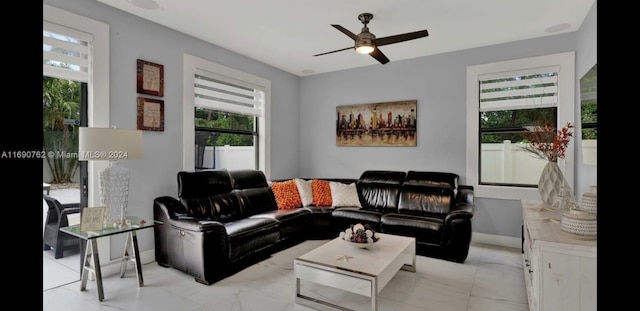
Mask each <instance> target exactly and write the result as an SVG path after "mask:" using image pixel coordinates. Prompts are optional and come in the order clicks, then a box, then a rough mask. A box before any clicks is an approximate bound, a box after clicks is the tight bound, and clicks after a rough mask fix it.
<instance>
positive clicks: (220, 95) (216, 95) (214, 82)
mask: <svg viewBox="0 0 640 311" xmlns="http://www.w3.org/2000/svg"><path fill="white" fill-rule="evenodd" d="M194 93H195V102H194V105H195V106H196V107H201V108H206V109H211V110H220V111H226V112H232V113H237V114H243V115H252V116H255V117H263V116H264V100H265V95H264V94H265V93H264V92H263V91H261V90H259V89H257V88H256V87H255V86H252V85H251V84H249V83H246V82H242V81H238V80H235V79H231V78H228V77H224V76H220V75H217V74H214V73H211V72H207V71H204V70H197V71H196V73H195V75H194Z"/></svg>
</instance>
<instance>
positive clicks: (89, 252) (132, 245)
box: [60, 216, 162, 301]
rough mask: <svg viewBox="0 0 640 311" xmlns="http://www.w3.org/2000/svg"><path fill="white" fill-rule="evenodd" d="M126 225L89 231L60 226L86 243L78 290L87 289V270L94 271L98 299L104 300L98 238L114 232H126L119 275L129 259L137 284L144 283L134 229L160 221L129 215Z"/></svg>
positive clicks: (125, 267) (154, 224)
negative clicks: (132, 264)
mask: <svg viewBox="0 0 640 311" xmlns="http://www.w3.org/2000/svg"><path fill="white" fill-rule="evenodd" d="M126 219H127V223H130V225H127V226H125V227H122V228H119V227H111V228H103V229H102V230H91V231H80V225H79V224H78V225H73V226H68V227H63V228H60V231H62V232H65V233H68V234H71V235H73V236H76V237H79V238H81V239H83V240H85V241H86V242H87V243H86V244H87V246H86V249H85V252H84V259H83V267H82V281H81V282H80V290H81V291H84V290H85V289H87V280H88V279H89V272H94V273H95V276H96V286H97V288H98V299H99V300H100V301H103V300H104V290H103V288H102V272H101V271H100V257H99V256H98V241H97V239H98V238H101V237H106V236H110V235H114V234H120V233H126V234H127V240H126V242H125V246H124V254H123V256H122V259H121V263H120V277H121V278H122V277H124V275H125V272H126V269H127V264H128V263H129V261H133V262H135V265H136V273H137V277H138V286H139V287H142V286H143V285H144V280H143V278H142V265H141V263H140V259H139V258H140V251H139V250H138V237H137V236H136V231H138V230H141V229H146V228H153V227H155V226H158V225H161V224H162V222H160V221H157V220H153V219H142V218H139V217H135V216H129V217H127V218H126ZM92 261H93V268H92V267H91V262H92Z"/></svg>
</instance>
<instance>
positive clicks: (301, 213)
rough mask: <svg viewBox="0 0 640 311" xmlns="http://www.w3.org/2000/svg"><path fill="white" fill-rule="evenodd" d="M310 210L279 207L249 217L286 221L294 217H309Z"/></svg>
mask: <svg viewBox="0 0 640 311" xmlns="http://www.w3.org/2000/svg"><path fill="white" fill-rule="evenodd" d="M310 214H311V211H309V210H308V209H305V208H293V209H279V210H273V211H267V212H264V213H260V214H256V215H253V216H251V217H250V218H271V219H275V220H278V221H280V222H287V221H290V220H293V219H296V218H300V217H302V218H306V217H309V215H310Z"/></svg>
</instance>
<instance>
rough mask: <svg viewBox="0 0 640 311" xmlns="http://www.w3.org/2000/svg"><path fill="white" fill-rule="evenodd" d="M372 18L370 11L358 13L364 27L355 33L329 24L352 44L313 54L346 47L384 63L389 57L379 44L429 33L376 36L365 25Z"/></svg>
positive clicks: (411, 38) (417, 32)
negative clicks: (351, 41) (350, 40)
mask: <svg viewBox="0 0 640 311" xmlns="http://www.w3.org/2000/svg"><path fill="white" fill-rule="evenodd" d="M372 18H373V14H371V13H362V14H360V15H358V20H360V21H361V22H362V24H364V27H362V31H361V32H360V33H359V34H357V35H356V34H354V33H353V32H351V31H349V30H347V29H346V28H344V27H342V26H340V25H335V24H332V25H331V26H333V27H334V28H336V29H338V30H340V31H341V32H342V33H344V34H345V35H347V36H349V38H351V39H353V41H354V46H353V47H348V48H344V49H339V50H335V51H331V52H326V53H321V54H316V55H313V56H320V55H326V54H330V53H335V52H340V51H345V50H348V49H355V50H356V52H358V53H360V54H369V55H371V57H373V58H375V59H376V60H377V61H379V62H380V63H381V64H386V63H388V62H389V59H388V58H387V56H385V55H384V54H383V53H382V51H380V49H378V47H379V46H383V45H387V44H393V43H399V42H404V41H409V40H413V39H418V38H422V37H426V36H428V35H429V33H428V32H427V31H426V30H420V31H415V32H408V33H404V34H401V35H395V36H388V37H382V38H376V36H375V35H374V34H372V33H370V32H369V27H367V24H368V23H369V21H371V19H372Z"/></svg>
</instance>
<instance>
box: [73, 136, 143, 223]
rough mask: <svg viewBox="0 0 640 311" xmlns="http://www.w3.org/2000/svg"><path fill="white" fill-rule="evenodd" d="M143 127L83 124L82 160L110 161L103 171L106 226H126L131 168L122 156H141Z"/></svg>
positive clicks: (102, 186) (130, 157) (79, 147)
mask: <svg viewBox="0 0 640 311" xmlns="http://www.w3.org/2000/svg"><path fill="white" fill-rule="evenodd" d="M142 154H143V148H142V131H140V130H127V129H116V128H114V127H112V128H97V127H80V132H79V136H78V160H79V161H109V167H107V168H105V169H103V170H101V171H100V173H99V175H100V178H99V180H100V205H101V206H102V207H106V208H107V215H106V216H105V223H104V226H105V227H110V226H119V227H122V226H126V214H127V202H128V197H129V169H128V168H126V167H121V166H119V165H118V161H120V160H133V159H141V158H142Z"/></svg>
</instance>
